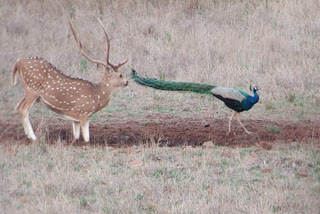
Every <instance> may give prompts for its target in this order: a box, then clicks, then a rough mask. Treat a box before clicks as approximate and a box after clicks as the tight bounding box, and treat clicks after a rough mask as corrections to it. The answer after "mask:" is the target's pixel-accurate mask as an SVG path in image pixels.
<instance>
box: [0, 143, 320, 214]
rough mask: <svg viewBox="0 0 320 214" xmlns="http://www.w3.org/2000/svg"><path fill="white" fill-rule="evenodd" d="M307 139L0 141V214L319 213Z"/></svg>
mask: <svg viewBox="0 0 320 214" xmlns="http://www.w3.org/2000/svg"><path fill="white" fill-rule="evenodd" d="M319 154H320V153H319V149H318V150H315V149H314V147H312V146H311V145H303V146H302V147H295V146H285V147H277V148H274V149H273V150H270V151H266V150H261V149H258V148H255V147H252V148H227V147H212V148H200V147H198V148H192V147H182V148H168V147H163V148H159V147H157V145H156V144H154V143H153V144H151V145H150V146H148V147H143V146H138V147H130V148H127V149H114V148H110V147H107V148H90V147H88V148H79V147H78V148H75V147H72V146H68V147H65V146H63V144H62V143H60V142H57V144H56V145H55V146H48V145H46V144H45V143H44V144H40V145H32V146H18V145H16V146H13V147H12V146H11V147H5V146H2V147H1V149H0V157H1V165H0V177H1V179H0V195H1V197H0V206H1V211H0V212H2V213H91V212H94V213H317V212H318V211H319V209H320V205H319V200H320V168H319V164H320V155H319Z"/></svg>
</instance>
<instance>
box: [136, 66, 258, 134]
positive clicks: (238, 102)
mask: <svg viewBox="0 0 320 214" xmlns="http://www.w3.org/2000/svg"><path fill="white" fill-rule="evenodd" d="M131 77H132V79H133V80H134V81H135V82H136V83H138V84H140V85H144V86H148V87H152V88H155V89H158V90H166V91H188V92H195V93H200V94H211V95H213V96H215V97H216V98H218V99H219V100H221V101H222V102H224V104H225V105H226V106H227V107H229V108H230V109H232V110H234V111H235V112H234V113H233V114H232V115H231V118H230V120H229V132H230V127H231V120H232V118H233V117H234V116H235V115H237V119H238V122H239V123H240V125H241V126H242V127H243V128H244V130H245V131H246V132H247V133H250V132H249V131H248V130H247V129H246V128H245V127H244V126H243V124H242V123H241V121H240V119H239V113H240V112H242V111H248V110H250V109H251V108H252V107H253V106H254V105H255V104H256V103H257V102H258V101H259V95H258V93H257V91H258V90H259V88H258V86H254V87H253V96H251V95H249V94H247V93H246V92H244V91H241V90H237V89H234V88H226V87H218V86H214V85H208V84H200V83H190V82H172V81H161V80H157V79H150V78H143V77H140V76H139V75H138V74H137V72H136V71H135V70H132V73H131ZM250 90H251V86H250Z"/></svg>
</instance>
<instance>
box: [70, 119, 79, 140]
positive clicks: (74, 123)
mask: <svg viewBox="0 0 320 214" xmlns="http://www.w3.org/2000/svg"><path fill="white" fill-rule="evenodd" d="M72 131H73V137H74V140H78V139H79V138H80V123H79V122H77V121H72Z"/></svg>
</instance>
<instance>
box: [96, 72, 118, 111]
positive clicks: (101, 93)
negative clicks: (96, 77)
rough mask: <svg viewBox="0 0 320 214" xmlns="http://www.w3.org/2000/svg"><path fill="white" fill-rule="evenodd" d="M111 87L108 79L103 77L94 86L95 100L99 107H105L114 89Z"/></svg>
mask: <svg viewBox="0 0 320 214" xmlns="http://www.w3.org/2000/svg"><path fill="white" fill-rule="evenodd" d="M114 89H115V87H113V86H112V85H111V84H110V82H109V81H107V80H105V79H104V78H103V79H102V80H101V81H100V82H99V83H98V84H96V86H95V93H96V95H97V102H98V104H99V107H100V108H99V109H101V108H103V107H105V106H106V105H107V104H108V103H109V101H110V98H111V94H112V92H113V91H114Z"/></svg>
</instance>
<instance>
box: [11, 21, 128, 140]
mask: <svg viewBox="0 0 320 214" xmlns="http://www.w3.org/2000/svg"><path fill="white" fill-rule="evenodd" d="M99 23H100V25H101V26H102V29H103V31H104V34H105V37H106V40H107V44H106V48H105V55H106V62H104V61H99V60H95V59H92V58H90V57H89V56H88V55H87V54H86V53H85V51H84V50H83V48H82V44H81V42H80V40H79V38H78V36H77V34H76V32H75V30H74V28H73V26H72V23H71V21H70V20H69V24H70V28H71V31H72V33H73V36H74V39H75V40H76V43H77V45H78V47H79V49H80V51H81V53H82V55H83V56H84V57H85V58H86V59H87V60H88V61H90V62H93V63H96V64H97V70H98V71H99V72H100V73H102V77H101V79H100V81H99V82H98V83H92V82H89V81H87V80H83V79H79V78H73V77H69V76H66V75H65V74H63V73H62V72H61V71H59V70H58V69H57V68H56V67H54V66H53V65H52V64H51V63H49V62H48V61H46V60H45V59H43V58H40V57H32V58H25V59H20V60H17V62H16V63H15V65H14V68H13V82H14V83H13V84H14V85H16V82H17V74H19V76H20V80H21V82H22V83H23V88H24V97H23V99H22V100H21V101H20V102H19V103H18V105H17V110H18V112H19V115H20V118H21V121H22V125H23V128H24V131H25V134H26V135H27V137H28V138H29V139H31V140H36V139H37V137H36V135H35V134H34V132H33V129H32V126H31V123H30V120H29V111H30V108H31V107H32V105H33V104H34V102H35V101H40V102H41V103H43V104H44V105H45V106H47V107H48V108H49V109H51V110H52V111H54V112H56V113H58V114H60V115H62V116H64V117H66V118H68V119H71V120H72V130H73V136H74V139H75V140H76V139H79V138H80V127H81V130H82V136H83V139H84V141H85V142H89V139H90V136H89V118H90V117H91V116H92V115H93V114H94V113H96V112H97V111H99V110H101V109H102V108H104V107H105V106H106V105H107V104H108V103H109V101H110V97H111V93H112V92H113V91H114V89H115V88H117V87H124V86H127V85H128V81H127V80H126V79H125V78H124V76H123V75H122V74H121V73H120V72H119V71H118V69H119V67H121V66H122V65H124V64H125V63H126V62H127V60H125V61H123V62H121V63H119V64H117V65H114V64H111V63H110V61H109V51H110V40H109V37H108V34H107V32H106V29H105V27H104V26H103V24H102V22H101V21H100V20H99Z"/></svg>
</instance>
